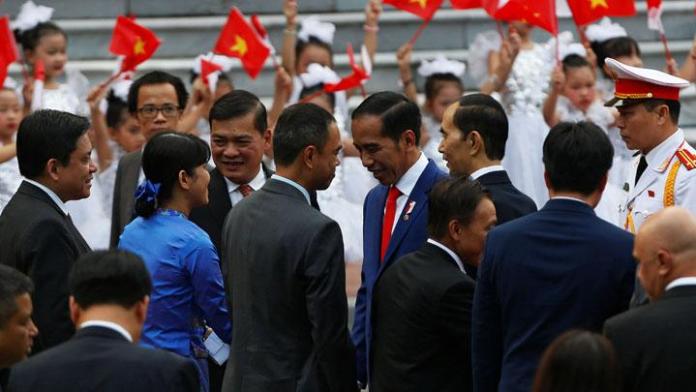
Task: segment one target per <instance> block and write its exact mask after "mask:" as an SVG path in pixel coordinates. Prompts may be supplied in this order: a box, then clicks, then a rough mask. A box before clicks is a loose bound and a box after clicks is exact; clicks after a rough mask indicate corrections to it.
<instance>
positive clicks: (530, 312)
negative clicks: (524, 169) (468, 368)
mask: <svg viewBox="0 0 696 392" xmlns="http://www.w3.org/2000/svg"><path fill="white" fill-rule="evenodd" d="M543 155H544V157H543V160H544V167H545V173H544V178H545V180H546V186H547V187H548V189H549V195H550V196H551V199H550V200H549V201H548V202H547V203H546V205H545V206H544V207H543V208H542V209H541V210H540V211H539V212H536V213H533V214H529V215H527V216H524V217H522V218H518V219H516V220H514V221H512V222H509V223H506V224H504V225H502V226H499V227H497V228H495V229H493V230H492V231H491V232H490V233H489V235H488V239H487V243H486V249H485V252H484V254H485V256H484V259H483V261H482V262H481V266H480V268H479V278H478V281H477V286H476V293H475V300H474V312H473V325H472V339H473V341H472V362H473V372H474V390H475V391H506V392H508V391H512V392H515V391H520V392H521V391H525V392H527V391H529V390H530V388H531V386H532V381H533V378H534V372H535V370H536V368H537V365H538V362H539V358H540V356H541V354H542V352H543V351H544V349H545V348H546V346H547V345H548V344H549V343H550V342H551V341H552V340H553V339H554V338H555V337H557V336H558V335H560V334H562V333H563V332H565V331H567V330H569V329H572V328H583V329H589V330H592V331H598V332H599V331H601V329H602V325H603V323H604V321H605V320H606V319H607V318H609V317H611V316H613V315H615V314H618V313H620V312H622V311H624V310H626V309H627V308H628V304H629V300H630V298H631V294H632V292H633V281H634V276H635V262H634V261H633V257H632V248H633V236H632V235H631V234H630V233H627V232H625V231H624V230H621V229H619V228H618V227H616V226H614V225H612V224H610V223H607V222H605V221H604V220H602V219H600V218H598V217H597V216H596V215H595V213H594V211H593V208H594V207H595V206H596V205H597V203H599V200H600V198H601V197H602V192H603V190H604V187H605V186H606V183H607V172H608V170H609V168H610V167H611V162H612V156H613V149H612V146H611V143H610V142H609V139H608V138H607V136H606V134H605V133H604V132H603V131H602V130H601V129H599V128H598V127H597V126H595V125H593V124H591V123H587V122H580V123H560V124H558V125H556V126H555V127H553V129H551V131H550V132H549V135H548V137H547V138H546V141H545V142H544V147H543Z"/></svg>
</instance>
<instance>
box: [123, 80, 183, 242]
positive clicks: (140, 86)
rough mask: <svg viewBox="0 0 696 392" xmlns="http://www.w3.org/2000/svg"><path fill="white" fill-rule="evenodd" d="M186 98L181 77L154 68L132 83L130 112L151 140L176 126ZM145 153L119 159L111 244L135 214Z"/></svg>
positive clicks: (136, 152) (132, 153) (135, 152)
mask: <svg viewBox="0 0 696 392" xmlns="http://www.w3.org/2000/svg"><path fill="white" fill-rule="evenodd" d="M187 100H188V93H187V92H186V87H185V86H184V83H183V82H182V81H181V79H179V78H178V77H176V76H174V75H171V74H168V73H166V72H162V71H152V72H149V73H146V74H145V75H143V76H141V77H140V78H138V79H136V81H135V82H133V84H132V85H131V87H130V90H129V91H128V112H130V115H131V116H134V117H135V118H136V119H137V120H138V125H139V126H140V129H141V130H142V132H143V135H144V136H145V139H146V140H150V139H151V138H152V137H153V136H155V135H156V134H158V133H161V132H164V131H170V130H176V129H177V125H178V123H179V120H180V119H181V114H182V112H183V111H184V107H185V106H186V101H187ZM142 155H143V151H142V150H138V151H133V152H131V153H128V154H126V155H124V156H123V158H121V160H120V161H119V162H118V168H117V169H116V180H115V182H114V195H113V196H114V200H113V204H112V207H111V240H110V247H111V248H115V247H116V245H118V237H119V236H120V235H121V233H122V232H123V228H124V227H126V225H127V224H128V223H130V221H131V220H132V219H133V217H134V212H133V208H134V206H135V197H134V193H135V188H136V187H137V186H138V184H139V183H140V182H141V181H142V179H143V178H144V177H143V174H142V173H143V169H142V165H141V162H140V161H141V159H142Z"/></svg>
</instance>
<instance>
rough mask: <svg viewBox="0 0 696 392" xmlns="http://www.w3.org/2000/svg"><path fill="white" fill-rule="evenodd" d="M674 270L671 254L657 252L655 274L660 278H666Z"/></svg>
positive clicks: (662, 251) (661, 251)
mask: <svg viewBox="0 0 696 392" xmlns="http://www.w3.org/2000/svg"><path fill="white" fill-rule="evenodd" d="M673 269H674V258H673V257H672V254H671V253H669V252H667V251H665V250H662V249H660V250H658V251H657V273H658V275H660V276H661V277H663V278H664V277H666V276H668V275H669V274H670V272H672V270H673Z"/></svg>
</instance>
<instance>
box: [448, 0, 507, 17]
mask: <svg viewBox="0 0 696 392" xmlns="http://www.w3.org/2000/svg"><path fill="white" fill-rule="evenodd" d="M450 4H451V5H452V8H454V9H457V10H468V9H472V8H483V9H485V10H486V13H488V15H491V16H493V15H494V14H495V11H496V10H497V9H498V0H450Z"/></svg>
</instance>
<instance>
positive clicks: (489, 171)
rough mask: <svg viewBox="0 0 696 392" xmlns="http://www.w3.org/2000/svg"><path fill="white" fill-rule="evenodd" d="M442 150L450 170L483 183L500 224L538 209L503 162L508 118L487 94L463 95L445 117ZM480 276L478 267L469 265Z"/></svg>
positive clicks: (443, 118) (468, 268)
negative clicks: (513, 179) (516, 182)
mask: <svg viewBox="0 0 696 392" xmlns="http://www.w3.org/2000/svg"><path fill="white" fill-rule="evenodd" d="M440 132H442V142H440V147H439V151H440V152H441V153H442V156H443V157H444V159H445V161H447V167H448V168H449V169H450V173H451V174H452V175H455V176H468V177H471V178H472V179H474V180H477V181H478V182H480V183H481V185H483V186H484V187H485V188H486V190H488V192H489V193H490V195H491V199H492V200H493V204H494V205H495V211H496V216H497V218H498V225H501V224H503V223H505V222H509V221H511V220H513V219H516V218H519V217H521V216H524V215H527V214H530V213H532V212H535V211H536V210H537V208H536V204H534V201H533V200H532V199H531V198H530V197H529V196H527V195H525V194H524V193H522V192H520V191H519V190H518V189H517V188H515V186H514V185H512V182H511V181H510V177H508V175H507V172H506V171H505V169H504V168H503V166H502V165H501V164H500V161H502V160H503V156H505V142H507V137H508V120H507V115H506V114H505V110H503V107H502V106H501V105H500V103H498V101H496V100H495V99H493V97H491V96H490V95H486V94H478V93H477V94H469V95H466V96H463V97H461V98H459V101H458V102H455V103H453V104H452V105H450V107H448V108H447V110H446V111H445V114H444V116H443V117H442V128H441V130H440ZM466 273H467V274H469V276H471V277H472V278H474V279H476V275H477V272H476V267H472V266H470V265H466Z"/></svg>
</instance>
